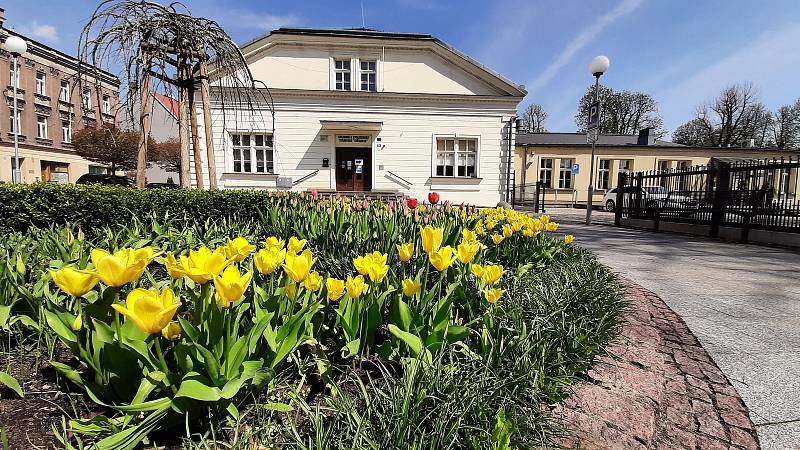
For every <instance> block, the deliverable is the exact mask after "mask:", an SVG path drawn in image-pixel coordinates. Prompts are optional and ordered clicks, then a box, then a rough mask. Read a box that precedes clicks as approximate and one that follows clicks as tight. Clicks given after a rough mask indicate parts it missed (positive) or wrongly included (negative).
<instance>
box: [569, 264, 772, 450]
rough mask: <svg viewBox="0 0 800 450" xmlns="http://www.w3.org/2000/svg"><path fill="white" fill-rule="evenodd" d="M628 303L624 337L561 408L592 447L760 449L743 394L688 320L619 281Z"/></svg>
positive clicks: (573, 440) (583, 443)
mask: <svg viewBox="0 0 800 450" xmlns="http://www.w3.org/2000/svg"><path fill="white" fill-rule="evenodd" d="M621 281H622V283H623V285H624V286H625V297H626V299H627V300H628V302H629V304H630V308H629V310H628V311H627V312H626V313H625V315H624V319H625V322H626V323H625V325H624V327H623V330H622V338H621V339H620V341H619V342H617V343H614V344H612V345H610V346H608V347H607V348H606V352H607V356H601V357H598V358H597V359H596V362H595V364H594V366H593V367H592V368H591V369H590V370H589V371H588V373H587V380H586V381H581V382H579V383H577V384H576V385H575V386H573V393H572V395H571V396H570V398H569V399H567V400H566V401H565V402H564V404H563V405H561V406H559V407H558V408H556V410H555V411H554V417H556V418H558V419H560V420H561V421H563V423H564V426H565V427H566V428H567V430H568V432H569V436H567V437H565V438H563V439H562V441H561V442H560V444H561V445H563V446H565V447H567V448H581V449H586V450H591V449H598V450H599V449H626V450H627V449H637V450H638V449H703V450H706V449H709V450H716V449H747V450H757V449H760V445H759V443H758V437H757V435H756V432H755V427H754V426H753V422H752V421H751V420H750V416H749V414H748V411H747V407H746V406H745V404H744V402H742V399H741V398H740V397H739V393H738V392H736V389H735V388H734V387H733V386H732V385H731V384H730V382H729V381H728V379H727V378H726V377H725V375H724V374H723V373H722V371H721V370H720V369H719V367H717V365H716V364H715V363H714V361H713V360H712V359H711V357H710V356H709V355H708V353H706V351H705V350H704V349H703V347H702V346H701V345H700V343H699V342H698V341H697V338H695V336H694V335H693V334H692V332H691V331H689V328H688V327H687V326H686V323H685V322H684V321H683V319H681V317H680V316H678V315H677V314H675V313H674V312H673V311H672V310H671V309H670V308H669V307H668V306H667V305H666V304H665V303H664V302H663V301H662V300H661V299H660V298H659V297H658V296H657V295H655V294H654V293H652V292H650V291H648V290H646V289H644V288H643V287H641V286H639V285H637V284H636V283H634V282H632V281H630V280H627V279H621Z"/></svg>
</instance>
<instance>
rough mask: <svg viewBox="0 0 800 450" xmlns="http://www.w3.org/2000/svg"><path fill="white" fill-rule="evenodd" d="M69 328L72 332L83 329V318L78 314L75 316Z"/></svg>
mask: <svg viewBox="0 0 800 450" xmlns="http://www.w3.org/2000/svg"><path fill="white" fill-rule="evenodd" d="M70 328H72V331H79V330H80V329H81V328H83V318H82V317H81V315H80V314H78V315H77V316H75V320H73V321H72V325H71V326H70Z"/></svg>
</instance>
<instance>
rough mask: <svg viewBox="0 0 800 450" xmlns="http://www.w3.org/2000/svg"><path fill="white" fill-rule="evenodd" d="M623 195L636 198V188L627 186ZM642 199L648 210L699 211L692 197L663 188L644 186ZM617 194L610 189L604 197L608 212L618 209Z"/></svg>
mask: <svg viewBox="0 0 800 450" xmlns="http://www.w3.org/2000/svg"><path fill="white" fill-rule="evenodd" d="M622 189H624V191H623V193H624V194H625V195H627V194H628V193H630V196H631V198H636V189H637V187H636V186H625V187H623V188H622ZM641 189H642V194H641V198H642V201H643V202H644V207H645V208H648V209H654V208H662V209H663V208H669V209H675V210H683V211H687V212H692V211H694V210H696V209H697V207H698V204H697V201H696V200H694V199H692V198H691V197H687V196H685V195H683V194H679V193H676V192H670V191H669V190H668V189H667V188H665V187H663V186H642V188H641ZM617 192H618V189H617V188H614V189H609V190H608V191H606V194H605V195H604V196H603V203H602V204H603V206H604V207H605V209H606V211H614V210H615V209H616V207H617Z"/></svg>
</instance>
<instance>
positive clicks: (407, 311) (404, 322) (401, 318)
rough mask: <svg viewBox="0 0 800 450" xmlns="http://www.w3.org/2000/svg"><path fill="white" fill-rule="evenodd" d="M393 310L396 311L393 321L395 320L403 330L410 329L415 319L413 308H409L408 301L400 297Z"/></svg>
mask: <svg viewBox="0 0 800 450" xmlns="http://www.w3.org/2000/svg"><path fill="white" fill-rule="evenodd" d="M392 312H393V313H394V314H393V317H392V322H394V323H395V325H397V326H398V327H399V328H400V329H401V330H403V331H408V330H409V328H410V327H411V321H412V320H413V317H412V315H413V313H412V312H411V308H409V306H408V303H406V302H405V301H403V299H398V300H397V303H395V308H394V310H393V311H392Z"/></svg>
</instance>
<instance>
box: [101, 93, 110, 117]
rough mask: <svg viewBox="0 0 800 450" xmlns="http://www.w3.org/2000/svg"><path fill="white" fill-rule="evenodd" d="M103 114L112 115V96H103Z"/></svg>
mask: <svg viewBox="0 0 800 450" xmlns="http://www.w3.org/2000/svg"><path fill="white" fill-rule="evenodd" d="M103 114H111V96H110V95H108V94H103Z"/></svg>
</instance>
